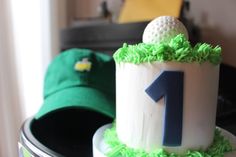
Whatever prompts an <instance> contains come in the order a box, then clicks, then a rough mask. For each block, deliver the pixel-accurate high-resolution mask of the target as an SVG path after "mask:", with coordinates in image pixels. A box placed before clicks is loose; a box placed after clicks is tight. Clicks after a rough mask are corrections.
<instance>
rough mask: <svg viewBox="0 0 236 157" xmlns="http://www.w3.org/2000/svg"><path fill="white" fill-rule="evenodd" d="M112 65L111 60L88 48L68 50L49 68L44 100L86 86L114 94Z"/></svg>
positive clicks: (113, 67)
mask: <svg viewBox="0 0 236 157" xmlns="http://www.w3.org/2000/svg"><path fill="white" fill-rule="evenodd" d="M114 69H115V63H114V61H113V59H112V57H110V56H108V55H106V54H102V53H98V52H93V51H91V50H88V49H78V48H74V49H69V50H66V51H64V52H62V53H61V54H60V55H58V56H57V57H56V58H55V59H54V60H53V61H52V62H51V64H50V65H49V67H48V70H47V73H46V77H45V80H44V98H46V97H49V96H50V95H52V94H54V93H56V92H58V91H60V90H62V89H65V88H71V87H77V86H86V87H91V88H96V89H98V90H101V91H104V92H107V93H111V94H114V93H115V89H114V87H115V70H114Z"/></svg>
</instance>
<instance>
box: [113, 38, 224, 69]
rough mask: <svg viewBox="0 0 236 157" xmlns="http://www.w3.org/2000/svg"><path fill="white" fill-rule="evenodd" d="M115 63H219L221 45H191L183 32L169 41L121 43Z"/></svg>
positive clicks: (116, 53)
mask: <svg viewBox="0 0 236 157" xmlns="http://www.w3.org/2000/svg"><path fill="white" fill-rule="evenodd" d="M113 57H114V60H115V61H116V63H121V62H125V63H134V64H141V63H150V62H154V61H160V62H168V61H175V62H180V63H194V62H196V63H199V64H201V63H204V62H210V63H212V64H214V65H218V64H220V62H221V60H222V56H221V47H220V46H215V47H213V46H212V45H210V44H207V43H197V44H196V45H195V46H191V44H190V42H189V41H188V40H187V39H186V36H185V35H184V34H178V35H176V36H175V37H173V38H171V39H170V41H169V42H159V43H144V42H142V43H139V44H134V45H128V44H126V43H124V44H123V46H122V47H121V48H119V49H118V50H117V51H116V52H115V53H114V55H113Z"/></svg>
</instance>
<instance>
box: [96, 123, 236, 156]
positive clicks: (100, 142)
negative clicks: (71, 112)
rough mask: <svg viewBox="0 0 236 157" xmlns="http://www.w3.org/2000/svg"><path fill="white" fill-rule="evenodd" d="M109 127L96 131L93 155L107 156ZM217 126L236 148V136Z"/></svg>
mask: <svg viewBox="0 0 236 157" xmlns="http://www.w3.org/2000/svg"><path fill="white" fill-rule="evenodd" d="M108 128H111V124H106V125H104V126H102V127H100V128H99V129H98V130H97V131H96V132H95V134H94V136H93V157H106V156H105V155H104V154H105V152H108V151H109V147H108V146H107V145H106V144H105V143H104V139H103V134H104V131H105V130H106V129H108ZM217 128H218V129H220V130H221V133H222V135H223V136H224V137H225V138H227V139H228V140H229V141H230V143H231V144H232V146H233V147H234V148H236V137H235V136H234V135H233V134H231V133H230V132H228V131H226V130H224V129H222V128H219V127H217ZM225 157H236V152H231V153H227V154H226V155H225Z"/></svg>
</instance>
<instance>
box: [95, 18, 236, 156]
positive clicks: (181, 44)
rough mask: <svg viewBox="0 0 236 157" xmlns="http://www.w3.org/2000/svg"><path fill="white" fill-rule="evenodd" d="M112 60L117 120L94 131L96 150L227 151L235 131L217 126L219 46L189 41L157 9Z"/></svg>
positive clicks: (137, 153) (194, 153)
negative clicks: (139, 35) (136, 40)
mask: <svg viewBox="0 0 236 157" xmlns="http://www.w3.org/2000/svg"><path fill="white" fill-rule="evenodd" d="M114 59H115V61H116V120H115V122H114V123H113V124H112V125H107V126H104V127H102V128H100V129H99V130H98V131H97V132H96V133H95V135H94V139H93V153H94V157H98V156H103V157H105V156H108V157H233V156H236V154H235V152H234V150H235V145H236V140H235V137H234V136H233V135H232V134H231V133H229V132H227V131H225V130H224V129H221V128H217V127H216V126H215V119H216V107H217V94H218V81H219V64H220V62H221V48H220V47H219V46H216V47H213V46H211V45H210V44H206V43H202V44H201V43H199V44H196V45H195V46H192V45H191V44H190V42H189V41H188V32H187V30H186V28H185V26H184V25H183V24H182V23H181V22H180V21H179V20H178V19H176V18H174V17H171V16H161V17H158V18H156V19H154V20H153V21H151V22H150V23H149V24H148V25H147V27H146V28H145V30H144V33H143V42H142V43H139V44H136V45H128V44H124V45H123V47H121V48H120V49H118V50H117V51H116V52H115V54H114Z"/></svg>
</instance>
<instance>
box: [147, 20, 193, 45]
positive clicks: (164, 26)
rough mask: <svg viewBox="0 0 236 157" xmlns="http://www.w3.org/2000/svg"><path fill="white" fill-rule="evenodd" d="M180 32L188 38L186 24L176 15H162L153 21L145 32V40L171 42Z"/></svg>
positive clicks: (149, 42)
mask: <svg viewBox="0 0 236 157" xmlns="http://www.w3.org/2000/svg"><path fill="white" fill-rule="evenodd" d="M178 34H184V36H185V37H186V39H188V32H187V29H186V28H185V26H184V25H183V24H182V23H181V22H180V21H179V20H178V19H177V18H175V17H172V16H160V17H158V18H156V19H154V20H153V21H151V22H150V23H149V24H148V25H147V27H146V28H145V30H144V32H143V42H144V43H147V44H157V43H160V42H169V41H170V40H171V38H173V37H175V36H176V35H178Z"/></svg>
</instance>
